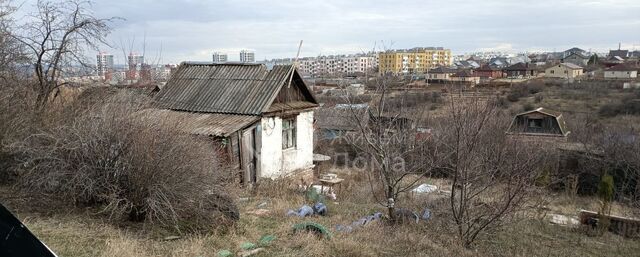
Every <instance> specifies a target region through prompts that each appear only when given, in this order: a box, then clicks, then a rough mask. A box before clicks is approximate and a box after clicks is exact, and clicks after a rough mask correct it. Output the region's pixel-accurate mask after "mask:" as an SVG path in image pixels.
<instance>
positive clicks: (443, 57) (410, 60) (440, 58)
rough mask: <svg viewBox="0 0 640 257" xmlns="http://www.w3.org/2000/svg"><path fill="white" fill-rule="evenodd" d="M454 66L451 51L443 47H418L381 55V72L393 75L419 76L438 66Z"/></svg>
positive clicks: (386, 52)
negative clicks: (418, 74)
mask: <svg viewBox="0 0 640 257" xmlns="http://www.w3.org/2000/svg"><path fill="white" fill-rule="evenodd" d="M452 64H453V60H452V56H451V50H450V49H444V48H442V47H416V48H412V49H402V50H389V51H385V52H381V53H380V54H379V72H380V73H381V74H383V73H393V74H417V73H425V72H426V71H427V70H429V69H432V68H434V67H437V66H451V65H452Z"/></svg>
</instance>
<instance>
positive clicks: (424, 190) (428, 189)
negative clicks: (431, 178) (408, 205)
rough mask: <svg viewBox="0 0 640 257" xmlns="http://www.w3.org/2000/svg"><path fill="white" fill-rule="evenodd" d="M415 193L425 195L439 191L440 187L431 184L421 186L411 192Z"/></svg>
mask: <svg viewBox="0 0 640 257" xmlns="http://www.w3.org/2000/svg"><path fill="white" fill-rule="evenodd" d="M411 191H412V192H414V193H419V194H425V193H431V192H436V191H438V187H437V186H434V185H429V184H421V185H419V186H418V187H416V188H414V189H412V190H411Z"/></svg>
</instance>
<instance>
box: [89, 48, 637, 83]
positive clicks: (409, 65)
mask: <svg viewBox="0 0 640 257" xmlns="http://www.w3.org/2000/svg"><path fill="white" fill-rule="evenodd" d="M237 54H238V55H237V56H238V58H239V62H234V63H244V64H253V63H255V64H263V65H265V66H267V68H268V69H271V68H272V67H273V66H275V65H290V64H293V63H296V65H297V68H298V71H299V72H300V74H302V75H303V76H304V77H306V78H320V77H338V76H361V75H365V74H394V75H408V74H429V73H432V75H431V76H428V77H429V78H431V77H437V76H436V74H437V73H439V72H442V71H443V68H446V69H448V70H450V71H461V70H469V71H473V73H476V74H483V71H486V70H491V69H504V68H507V67H509V66H512V65H516V64H519V63H522V64H526V65H527V66H528V65H531V67H544V66H548V65H550V64H557V63H571V64H574V65H577V66H580V67H586V66H588V63H589V60H590V59H592V58H593V56H595V57H598V58H599V60H600V62H608V63H609V64H618V63H622V62H624V61H626V60H631V61H633V60H637V59H638V58H640V51H637V50H634V51H630V50H624V49H620V48H619V49H617V50H611V51H610V52H609V53H596V52H590V51H586V50H583V49H580V48H577V47H574V48H571V49H568V50H566V51H562V52H535V53H529V52H522V53H508V52H500V51H488V52H473V53H467V54H461V55H453V54H452V51H451V49H448V48H444V47H414V48H411V49H393V50H386V51H380V52H366V53H359V54H343V55H319V56H315V57H300V58H298V59H296V58H276V59H270V60H263V61H256V53H255V51H253V50H247V49H243V50H240V51H239V52H238V53H237ZM211 58H212V59H211V62H212V63H218V64H222V63H229V62H230V61H229V60H230V58H229V54H228V53H227V52H223V51H214V52H213V53H212V54H211ZM177 66H178V65H177V64H149V63H147V62H145V57H144V56H143V55H141V54H138V53H135V52H130V53H129V54H128V56H127V59H126V64H124V65H116V64H115V63H114V56H113V54H110V53H107V52H99V53H98V54H97V55H96V69H95V74H96V75H97V76H98V77H99V79H102V80H104V82H106V83H108V84H134V83H141V82H166V81H167V80H168V79H169V77H170V75H171V72H172V71H173V70H175V69H176V67H177ZM609 66H611V65H609Z"/></svg>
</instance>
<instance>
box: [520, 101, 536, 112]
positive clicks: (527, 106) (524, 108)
mask: <svg viewBox="0 0 640 257" xmlns="http://www.w3.org/2000/svg"><path fill="white" fill-rule="evenodd" d="M533 109H535V107H533V105H531V103H526V104H524V105H522V111H523V112H528V111H531V110H533Z"/></svg>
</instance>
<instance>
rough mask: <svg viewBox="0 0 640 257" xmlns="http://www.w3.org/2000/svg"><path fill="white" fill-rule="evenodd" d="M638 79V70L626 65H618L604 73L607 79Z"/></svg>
mask: <svg viewBox="0 0 640 257" xmlns="http://www.w3.org/2000/svg"><path fill="white" fill-rule="evenodd" d="M637 77H638V68H637V67H632V66H630V65H625V64H618V65H616V66H613V67H611V68H608V69H606V70H605V71H604V78H605V79H635V78H637Z"/></svg>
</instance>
